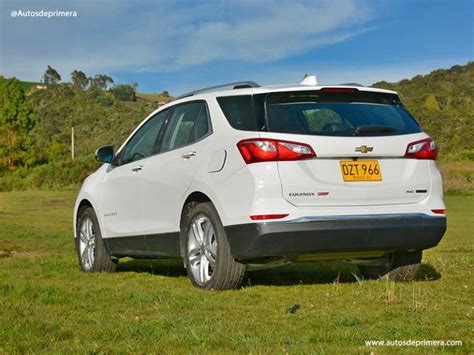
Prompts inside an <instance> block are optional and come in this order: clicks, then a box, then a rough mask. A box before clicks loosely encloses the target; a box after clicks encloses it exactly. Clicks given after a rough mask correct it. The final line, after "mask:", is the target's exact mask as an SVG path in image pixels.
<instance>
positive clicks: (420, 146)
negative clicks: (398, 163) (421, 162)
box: [405, 138, 438, 160]
mask: <svg viewBox="0 0 474 355" xmlns="http://www.w3.org/2000/svg"><path fill="white" fill-rule="evenodd" d="M437 156H438V148H437V147H436V143H435V141H434V140H432V139H431V138H426V139H423V140H421V141H416V142H413V143H410V144H408V147H407V151H406V152H405V158H414V159H430V160H436V157H437Z"/></svg>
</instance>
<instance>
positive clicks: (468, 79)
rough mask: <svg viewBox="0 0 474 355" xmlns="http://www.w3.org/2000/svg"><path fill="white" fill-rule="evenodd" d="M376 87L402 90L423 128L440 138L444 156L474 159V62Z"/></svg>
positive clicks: (403, 96) (404, 97)
mask: <svg viewBox="0 0 474 355" xmlns="http://www.w3.org/2000/svg"><path fill="white" fill-rule="evenodd" d="M373 86H374V87H378V88H383V89H390V90H395V91H397V92H398V93H399V95H400V97H401V99H402V101H403V102H404V104H405V105H406V106H407V108H408V109H409V110H410V112H411V113H412V114H413V115H414V116H415V117H416V119H417V120H418V121H419V122H420V124H421V126H422V127H423V130H424V131H426V132H427V133H428V134H430V135H431V136H432V137H433V138H434V139H435V140H436V142H437V144H438V146H439V147H440V158H441V159H444V160H459V159H461V160H474V141H473V137H474V62H469V63H468V64H466V65H455V66H453V67H452V68H450V69H438V70H435V71H432V72H431V73H429V74H427V75H417V76H415V77H414V78H412V79H410V80H407V79H405V80H401V81H399V82H397V83H388V82H385V81H381V82H378V83H375V84H373Z"/></svg>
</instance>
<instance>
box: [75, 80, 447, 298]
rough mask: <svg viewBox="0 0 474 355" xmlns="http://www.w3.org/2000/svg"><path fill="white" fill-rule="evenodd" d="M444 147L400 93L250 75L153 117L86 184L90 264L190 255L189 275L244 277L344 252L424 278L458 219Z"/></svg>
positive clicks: (364, 264)
mask: <svg viewBox="0 0 474 355" xmlns="http://www.w3.org/2000/svg"><path fill="white" fill-rule="evenodd" d="M436 156H437V148H436V145H435V143H434V141H433V140H432V139H431V138H430V137H429V136H428V135H426V134H425V133H424V132H422V131H421V129H420V126H419V125H418V123H417V122H416V120H415V119H414V118H413V117H412V116H411V115H410V113H409V112H408V111H407V109H406V108H405V107H404V106H403V104H402V103H401V102H400V99H399V97H398V96H397V94H396V93H395V92H393V91H388V90H382V89H375V88H368V87H362V86H359V85H339V86H317V85H301V84H300V85H294V86H268V87H260V86H258V85H257V84H255V83H253V82H239V83H232V84H226V85H223V86H219V87H213V88H206V89H202V90H198V91H195V92H192V93H189V94H186V95H183V96H181V97H179V98H177V99H176V100H174V101H172V102H170V103H168V104H167V105H165V106H163V107H160V108H159V109H158V110H156V111H155V112H153V113H152V114H151V115H149V116H148V117H147V118H146V119H145V120H144V121H143V122H142V123H141V124H140V125H139V126H138V127H137V128H136V129H135V131H134V132H133V133H132V134H131V135H130V137H129V138H128V139H127V140H126V141H125V143H124V144H123V145H122V146H121V147H120V148H119V149H118V150H117V152H114V149H113V147H111V146H106V147H102V148H99V149H98V150H97V152H96V158H97V160H99V161H101V162H104V163H105V164H103V165H102V166H101V167H100V168H99V169H98V170H97V171H96V172H95V173H94V174H92V175H91V176H89V177H88V178H87V179H86V181H85V182H84V184H83V186H82V188H81V190H80V192H79V196H78V198H77V202H76V205H75V210H74V227H75V228H74V231H75V241H76V248H77V253H78V256H79V261H80V265H81V268H82V269H83V270H84V271H113V270H115V268H116V265H117V261H118V259H119V258H121V257H133V258H175V257H176V258H182V259H183V261H184V266H185V267H186V269H187V270H188V274H189V277H190V279H191V282H192V283H193V284H194V285H196V286H198V287H201V288H204V289H228V288H236V287H238V286H239V284H240V283H241V280H242V278H243V275H244V272H245V270H246V269H249V268H261V267H270V266H276V265H281V264H284V263H287V262H295V261H311V260H324V259H341V260H347V261H349V262H352V263H355V264H357V265H359V268H360V271H361V273H362V275H363V276H365V277H369V278H378V277H385V278H390V279H395V280H411V279H413V278H414V276H415V273H416V271H417V269H418V265H419V263H420V261H421V256H422V250H423V249H427V248H430V247H433V246H435V245H437V244H438V243H439V241H440V239H441V237H442V236H443V234H444V233H445V230H446V216H445V214H446V210H445V205H444V203H443V191H442V181H441V176H440V173H439V171H438V169H437V167H436V164H435V159H436Z"/></svg>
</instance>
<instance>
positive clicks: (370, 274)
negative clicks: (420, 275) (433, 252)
mask: <svg viewBox="0 0 474 355" xmlns="http://www.w3.org/2000/svg"><path fill="white" fill-rule="evenodd" d="M421 257H422V251H421V250H417V251H397V252H394V253H392V254H390V255H389V257H388V258H387V261H386V262H385V263H384V264H382V265H377V266H368V265H359V270H360V272H361V273H362V275H363V276H364V277H365V278H367V279H384V280H393V281H411V280H413V279H414V278H415V276H416V273H417V272H418V269H419V267H420V262H421Z"/></svg>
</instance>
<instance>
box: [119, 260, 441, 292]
mask: <svg viewBox="0 0 474 355" xmlns="http://www.w3.org/2000/svg"><path fill="white" fill-rule="evenodd" d="M118 271H119V272H147V273H150V274H153V275H161V276H167V277H180V276H187V273H186V270H185V269H184V267H183V263H182V261H181V260H179V259H161V260H155V259H146V260H140V259H126V260H123V261H120V263H119V265H118ZM440 278H441V274H440V273H439V272H438V271H437V270H436V269H435V268H434V267H433V266H431V265H430V264H421V265H420V269H419V271H418V273H417V275H416V277H415V280H416V281H434V280H438V279H440ZM361 279H362V277H361V275H360V273H359V271H358V268H357V266H355V265H352V264H348V263H344V262H340V261H326V262H306V263H293V264H287V265H284V266H279V267H275V268H272V269H265V270H255V271H249V272H246V273H245V276H244V281H243V286H245V287H249V286H250V287H251V286H257V285H264V286H291V285H308V284H331V283H354V282H357V281H358V280H361Z"/></svg>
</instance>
